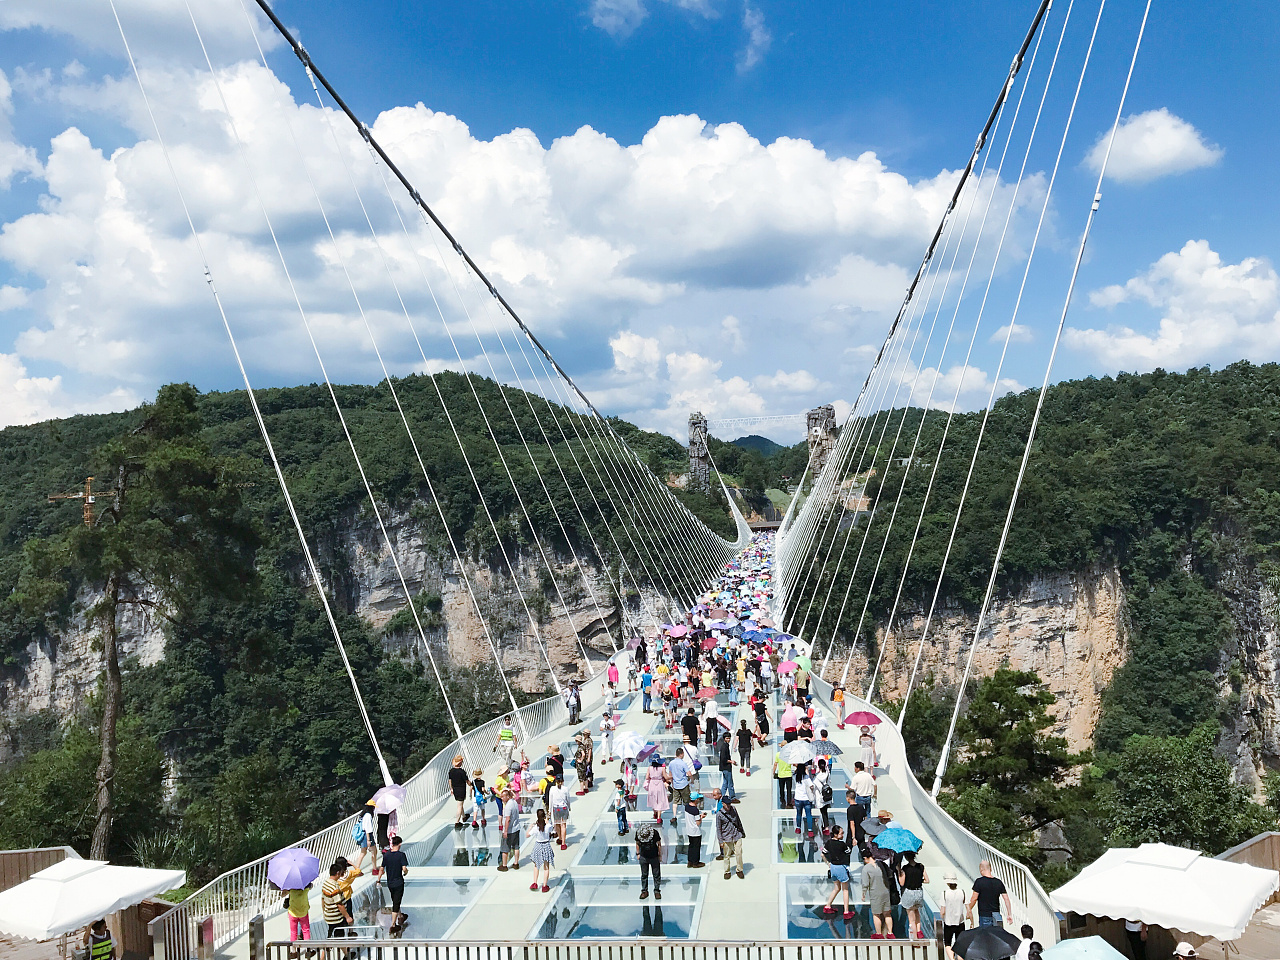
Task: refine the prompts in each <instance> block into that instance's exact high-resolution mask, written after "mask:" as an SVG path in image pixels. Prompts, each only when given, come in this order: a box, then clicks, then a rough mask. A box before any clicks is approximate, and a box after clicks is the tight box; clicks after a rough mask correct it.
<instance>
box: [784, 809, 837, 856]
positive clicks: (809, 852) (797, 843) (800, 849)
mask: <svg viewBox="0 0 1280 960" xmlns="http://www.w3.org/2000/svg"><path fill="white" fill-rule="evenodd" d="M845 819H846V817H845V812H844V811H843V810H839V811H837V810H836V808H835V807H832V808H831V822H832V823H835V824H839V825H840V826H841V827H844V826H845ZM773 823H774V828H775V833H776V835H777V843H775V844H774V849H773V858H774V860H773V862H774V863H818V864H821V863H823V860H822V844H823V842H824V841H825V839H826V838H825V837H823V836H822V817H821V815H819V814H817V813H815V814H814V815H813V826H814V831H813V838H812V839H810V838H809V837H807V836H801V835H799V834H797V833H796V818H795V817H779V818H777V819H776V820H774V821H773ZM824 866H825V864H824Z"/></svg>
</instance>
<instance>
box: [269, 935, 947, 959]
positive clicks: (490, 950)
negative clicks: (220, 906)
mask: <svg viewBox="0 0 1280 960" xmlns="http://www.w3.org/2000/svg"><path fill="white" fill-rule="evenodd" d="M303 950H307V951H315V956H314V960H936V958H937V957H938V956H939V947H938V943H937V941H936V940H741V941H734V940H669V939H665V938H634V939H630V940H569V941H564V940H545V941H539V940H482V941H466V940H376V941H372V942H370V941H367V940H366V941H364V942H360V941H355V940H308V941H305V942H304V941H299V942H298V943H289V942H287V941H286V942H279V941H273V942H271V943H268V944H267V945H266V960H296V958H297V957H298V956H299V955H300V953H301V951H303Z"/></svg>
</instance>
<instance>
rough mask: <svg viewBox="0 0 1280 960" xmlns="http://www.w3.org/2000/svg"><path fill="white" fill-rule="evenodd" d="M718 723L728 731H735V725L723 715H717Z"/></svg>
mask: <svg viewBox="0 0 1280 960" xmlns="http://www.w3.org/2000/svg"><path fill="white" fill-rule="evenodd" d="M716 723H718V724H720V726H722V727H724V728H725V729H726V730H732V729H733V724H732V723H731V722H730V721H729V718H728V717H726V716H725V715H724V714H722V713H717V714H716Z"/></svg>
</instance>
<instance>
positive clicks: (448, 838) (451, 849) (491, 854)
mask: <svg viewBox="0 0 1280 960" xmlns="http://www.w3.org/2000/svg"><path fill="white" fill-rule="evenodd" d="M491 812H492V813H493V817H491V818H490V819H489V823H488V825H487V826H484V827H480V828H479V829H472V827H471V826H470V825H466V826H464V827H462V829H460V830H459V829H456V828H454V827H453V826H452V825H446V826H443V827H441V828H440V829H438V830H436V831H435V832H434V833H432V834H430V835H429V836H427V837H426V838H424V839H422V840H406V841H405V843H404V845H403V846H402V847H401V849H402V850H403V851H404V853H405V856H407V857H408V858H409V866H410V867H487V866H490V865H497V863H498V857H499V849H500V848H499V844H498V840H499V837H498V815H497V812H496V811H491Z"/></svg>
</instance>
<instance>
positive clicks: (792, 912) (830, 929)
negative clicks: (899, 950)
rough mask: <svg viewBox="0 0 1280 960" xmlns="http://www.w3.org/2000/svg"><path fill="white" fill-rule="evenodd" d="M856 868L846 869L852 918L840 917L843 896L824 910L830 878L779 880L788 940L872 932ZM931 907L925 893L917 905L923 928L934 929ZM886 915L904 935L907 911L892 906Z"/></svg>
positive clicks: (897, 932)
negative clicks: (829, 911)
mask: <svg viewBox="0 0 1280 960" xmlns="http://www.w3.org/2000/svg"><path fill="white" fill-rule="evenodd" d="M861 875H862V871H861V869H860V868H856V867H855V868H854V869H853V871H852V872H851V873H850V876H851V877H852V878H853V880H852V882H851V883H850V885H849V905H850V909H851V912H852V913H853V915H854V916H853V919H852V920H848V921H846V920H845V919H844V900H843V898H842V897H837V898H836V901H835V903H834V904H833V906H834V907H835V908H836V911H837V912H836V913H834V914H824V913H823V912H822V907H823V904H825V903H826V902H827V897H829V896H831V889H832V887H833V886H834V883H833V881H831V880H828V879H827V878H826V876H825V875H824V874H814V875H811V876H790V877H786V878H785V879H784V881H783V883H784V887H783V907H782V909H783V910H784V912H785V922H786V932H785V934H784V936H785V938H786V939H788V940H852V939H865V938H867V937H870V936H871V935H872V934H873V933H875V926H874V924H873V922H872V919H871V912H870V909H869V908H868V906H867V904H866V903H864V902H861V901H862V890H861V884H860V882H859V878H860V877H861ZM934 916H935V911H934V907H933V903H932V901H931V900H930V899H929V897H928V895H927V894H926V895H925V902H924V905H923V906H921V908H920V922H921V924H922V925H923V927H924V929H925V930H933V929H934ZM890 917H891V919H892V921H893V933H894V936H895V937H897V938H898V939H899V940H905V939H906V936H907V911H905V910H903V909H902V907H901V906H895V907H893V908H892V912H891V914H890Z"/></svg>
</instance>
